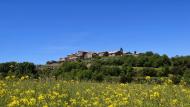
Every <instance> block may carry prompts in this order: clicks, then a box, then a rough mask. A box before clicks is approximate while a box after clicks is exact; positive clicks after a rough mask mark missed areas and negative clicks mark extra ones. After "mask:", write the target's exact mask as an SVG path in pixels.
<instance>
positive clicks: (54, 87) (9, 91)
mask: <svg viewBox="0 0 190 107" xmlns="http://www.w3.org/2000/svg"><path fill="white" fill-rule="evenodd" d="M26 78H27V77H23V78H21V79H20V80H14V79H11V78H10V77H9V78H7V79H6V80H1V81H0V107H6V106H8V107H25V106H26V107H92V106H93V107H126V106H127V107H190V89H189V88H188V87H186V86H184V85H172V84H171V83H170V81H167V84H163V85H148V84H117V83H92V82H77V81H58V80H54V79H47V80H31V79H26Z"/></svg>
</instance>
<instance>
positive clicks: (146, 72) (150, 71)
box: [142, 68, 157, 77]
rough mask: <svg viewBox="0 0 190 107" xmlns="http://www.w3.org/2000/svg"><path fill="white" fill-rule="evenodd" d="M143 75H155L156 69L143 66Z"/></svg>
mask: <svg viewBox="0 0 190 107" xmlns="http://www.w3.org/2000/svg"><path fill="white" fill-rule="evenodd" d="M142 72H143V75H144V76H151V77H156V76H157V71H156V70H155V69H154V68H143V70H142Z"/></svg>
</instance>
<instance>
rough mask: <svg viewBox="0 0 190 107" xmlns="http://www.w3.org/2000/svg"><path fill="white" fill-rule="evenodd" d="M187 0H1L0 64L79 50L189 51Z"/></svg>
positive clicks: (189, 5) (38, 61)
mask: <svg viewBox="0 0 190 107" xmlns="http://www.w3.org/2000/svg"><path fill="white" fill-rule="evenodd" d="M189 46H190V1H189V0H0V62H8V61H18V62H23V61H29V62H33V63H35V64H44V63H46V61H48V60H58V59H59V58H60V57H65V56H66V55H68V54H71V53H75V52H76V51H78V50H84V51H98V52H100V51H115V50H119V49H120V48H123V49H124V51H127V52H128V51H137V52H145V51H153V52H156V53H159V54H168V55H169V56H175V55H189V54H190V48H189Z"/></svg>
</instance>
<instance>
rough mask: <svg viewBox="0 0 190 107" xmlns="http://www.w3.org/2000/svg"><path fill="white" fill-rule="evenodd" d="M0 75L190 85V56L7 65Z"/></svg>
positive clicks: (149, 55)
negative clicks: (166, 80) (183, 82)
mask: <svg viewBox="0 0 190 107" xmlns="http://www.w3.org/2000/svg"><path fill="white" fill-rule="evenodd" d="M0 75H1V77H2V78H4V77H6V76H12V75H14V76H16V77H18V78H20V77H21V76H23V75H28V76H30V77H31V78H49V77H55V78H56V79H63V80H86V81H99V82H101V81H108V82H121V83H126V82H136V83H144V82H147V81H146V80H145V78H150V81H149V83H159V84H160V83H163V81H164V79H168V78H169V79H171V80H172V81H173V83H175V84H178V83H180V82H181V81H185V82H187V83H190V79H189V78H190V56H180V57H179V56H176V57H172V58H169V57H168V56H167V55H159V54H156V53H153V52H146V53H144V54H139V55H138V56H135V55H123V56H113V57H96V58H90V59H85V60H82V59H81V60H78V61H68V62H64V63H62V64H60V65H58V66H49V65H43V66H37V65H34V64H33V63H28V62H24V63H16V62H8V63H1V64H0Z"/></svg>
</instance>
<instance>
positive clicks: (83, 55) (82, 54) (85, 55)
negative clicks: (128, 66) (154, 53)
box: [47, 48, 141, 65]
mask: <svg viewBox="0 0 190 107" xmlns="http://www.w3.org/2000/svg"><path fill="white" fill-rule="evenodd" d="M139 54H141V53H137V52H136V51H134V52H133V53H132V52H124V51H123V49H122V48H121V49H120V50H118V51H112V52H108V51H104V52H87V51H78V52H76V53H74V54H70V55H68V56H67V57H65V58H60V59H59V60H58V61H54V60H52V61H48V62H47V64H48V65H51V64H58V63H63V62H75V61H78V60H82V59H91V58H96V57H114V56H123V55H134V56H137V55H139Z"/></svg>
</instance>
